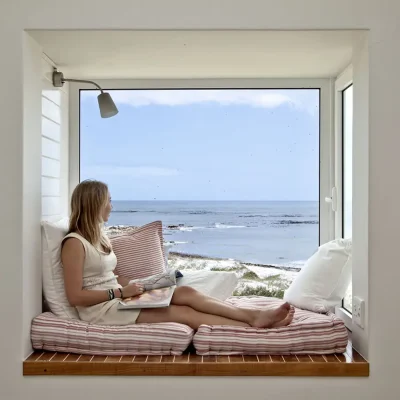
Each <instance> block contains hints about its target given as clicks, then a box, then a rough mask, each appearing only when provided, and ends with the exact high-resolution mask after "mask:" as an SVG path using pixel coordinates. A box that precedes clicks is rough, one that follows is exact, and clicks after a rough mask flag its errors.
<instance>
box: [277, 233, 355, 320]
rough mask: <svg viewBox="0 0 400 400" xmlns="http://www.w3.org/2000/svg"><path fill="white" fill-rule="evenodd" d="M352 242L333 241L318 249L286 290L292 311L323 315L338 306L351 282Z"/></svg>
mask: <svg viewBox="0 0 400 400" xmlns="http://www.w3.org/2000/svg"><path fill="white" fill-rule="evenodd" d="M351 250H352V240H351V239H336V240H333V241H331V242H328V243H325V244H323V245H322V246H320V247H319V249H318V251H317V252H316V253H315V254H314V255H313V256H311V258H310V259H309V260H308V261H307V262H306V264H305V265H304V267H303V268H302V270H301V271H300V272H299V275H298V276H297V277H296V279H295V280H294V281H293V283H292V284H291V285H290V287H289V288H288V289H287V290H286V292H285V295H284V297H283V298H284V300H285V301H287V302H288V303H290V304H292V305H294V306H295V307H298V308H302V309H305V310H309V311H313V312H318V313H326V312H328V311H333V310H334V309H335V306H339V305H340V304H341V302H342V299H343V297H344V295H345V293H346V290H347V288H348V286H349V284H350V281H351V264H352V251H351Z"/></svg>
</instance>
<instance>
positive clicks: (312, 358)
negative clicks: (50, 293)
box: [23, 346, 369, 377]
mask: <svg viewBox="0 0 400 400" xmlns="http://www.w3.org/2000/svg"><path fill="white" fill-rule="evenodd" d="M23 374H24V375H25V376H32V375H113V376H116V375H121V376H127V375H136V376H138V375H142V376H145V375H154V376H353V377H365V376H369V363H368V362H367V361H365V360H364V359H363V358H362V357H361V356H360V355H359V354H358V353H357V352H356V351H355V350H353V349H352V348H351V346H349V347H348V349H347V351H346V353H344V354H332V355H324V356H316V355H301V356H300V355H299V356H295V355H292V356H240V355H237V356H198V355H196V354H193V353H187V354H184V355H182V356H122V357H120V356H108V357H106V356H90V355H78V354H67V353H55V352H42V351H39V352H37V351H36V352H34V353H33V354H32V355H31V356H29V357H28V358H27V359H26V360H25V361H24V363H23Z"/></svg>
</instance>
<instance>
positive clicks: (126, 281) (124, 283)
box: [117, 276, 129, 287]
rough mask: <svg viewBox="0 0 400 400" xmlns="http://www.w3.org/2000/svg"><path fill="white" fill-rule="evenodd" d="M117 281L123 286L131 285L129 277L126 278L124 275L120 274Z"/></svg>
mask: <svg viewBox="0 0 400 400" xmlns="http://www.w3.org/2000/svg"><path fill="white" fill-rule="evenodd" d="M117 281H118V283H119V284H120V285H121V286H122V287H124V286H128V285H129V278H125V277H124V276H118V278H117Z"/></svg>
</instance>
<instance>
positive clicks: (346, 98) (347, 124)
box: [343, 86, 353, 312]
mask: <svg viewBox="0 0 400 400" xmlns="http://www.w3.org/2000/svg"><path fill="white" fill-rule="evenodd" d="M352 150H353V86H349V87H348V88H347V89H346V90H344V91H343V237H344V238H351V237H352V204H353V191H352V186H353V166H352ZM343 305H344V308H346V309H347V310H348V311H350V312H351V310H352V284H351V283H350V286H349V288H348V290H347V293H346V296H345V298H344V300H343Z"/></svg>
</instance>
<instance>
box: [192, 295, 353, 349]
mask: <svg viewBox="0 0 400 400" xmlns="http://www.w3.org/2000/svg"><path fill="white" fill-rule="evenodd" d="M226 301H227V302H228V303H230V304H233V305H235V306H239V307H246V308H262V307H271V306H274V307H275V306H278V305H280V304H282V302H283V301H282V300H279V299H271V298H265V297H230V298H229V299H227V300H226ZM347 342H348V333H347V329H346V327H345V325H344V323H343V321H342V320H341V319H339V318H338V317H336V316H335V315H334V314H316V313H313V312H310V311H304V310H300V309H296V312H295V317H294V320H293V322H292V323H291V324H290V325H289V326H287V327H282V328H275V329H258V328H250V327H249V328H246V327H233V326H220V325H216V326H209V325H201V326H200V327H199V329H198V331H197V333H196V334H195V336H194V339H193V343H194V346H195V348H196V352H197V354H199V355H218V354H220V355H232V354H260V355H261V354H332V353H343V352H344V351H345V350H346V346H347Z"/></svg>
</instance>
